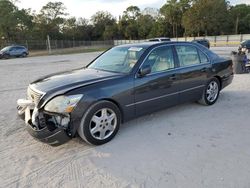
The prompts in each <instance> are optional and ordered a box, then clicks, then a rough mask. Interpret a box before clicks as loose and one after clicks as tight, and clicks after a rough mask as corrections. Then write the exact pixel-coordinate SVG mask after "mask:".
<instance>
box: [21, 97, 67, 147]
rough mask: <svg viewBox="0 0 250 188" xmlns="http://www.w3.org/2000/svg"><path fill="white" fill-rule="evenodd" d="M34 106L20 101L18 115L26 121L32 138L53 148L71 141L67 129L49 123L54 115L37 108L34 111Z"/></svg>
mask: <svg viewBox="0 0 250 188" xmlns="http://www.w3.org/2000/svg"><path fill="white" fill-rule="evenodd" d="M32 105H33V104H32V103H28V102H27V104H25V105H24V104H23V103H21V102H20V101H18V114H19V116H20V118H21V119H24V120H25V123H26V129H27V131H28V132H29V134H30V135H31V136H32V137H34V138H35V139H37V140H39V141H40V142H43V143H46V144H49V145H51V146H59V145H62V144H64V143H66V142H67V141H69V140H70V139H71V137H70V136H68V134H67V130H66V128H64V127H60V126H58V125H56V123H53V122H52V121H51V120H49V121H50V123H48V118H50V117H52V115H47V114H44V113H43V112H39V110H37V109H35V108H34V109H32ZM53 118H54V117H53ZM53 118H51V119H53Z"/></svg>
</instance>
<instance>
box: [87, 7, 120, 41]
mask: <svg viewBox="0 0 250 188" xmlns="http://www.w3.org/2000/svg"><path fill="white" fill-rule="evenodd" d="M91 22H92V24H93V27H94V30H93V38H94V39H96V40H103V39H104V38H105V39H111V38H112V37H114V36H115V34H116V33H115V25H116V20H115V18H114V17H113V16H112V15H111V14H110V13H109V12H104V11H99V12H97V13H96V14H94V15H93V16H92V17H91ZM111 30H112V31H111ZM105 31H106V34H105V35H104V33H105ZM107 32H112V33H113V36H110V35H109V34H108V33H107Z"/></svg>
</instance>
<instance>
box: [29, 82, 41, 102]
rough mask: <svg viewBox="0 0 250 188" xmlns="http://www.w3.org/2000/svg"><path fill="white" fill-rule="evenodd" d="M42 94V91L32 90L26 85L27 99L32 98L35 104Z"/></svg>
mask: <svg viewBox="0 0 250 188" xmlns="http://www.w3.org/2000/svg"><path fill="white" fill-rule="evenodd" d="M43 95H44V94H43V93H42V92H40V91H37V90H36V91H34V89H32V88H31V87H30V86H29V87H28V90H27V97H28V99H29V100H32V101H33V102H34V103H35V105H37V104H38V103H39V101H40V100H41V98H42V97H43Z"/></svg>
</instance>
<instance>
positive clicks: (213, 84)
mask: <svg viewBox="0 0 250 188" xmlns="http://www.w3.org/2000/svg"><path fill="white" fill-rule="evenodd" d="M219 95H220V82H219V80H218V79H217V78H213V79H211V80H210V81H209V82H208V83H207V85H206V87H205V89H204V92H203V95H202V98H201V99H200V100H199V101H198V102H199V103H200V104H203V105H213V104H214V103H215V102H216V101H217V99H218V97H219Z"/></svg>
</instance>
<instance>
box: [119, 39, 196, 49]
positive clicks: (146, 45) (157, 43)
mask: <svg viewBox="0 0 250 188" xmlns="http://www.w3.org/2000/svg"><path fill="white" fill-rule="evenodd" d="M166 44H193V43H191V42H185V41H164V42H162V41H153V42H142V43H132V44H123V45H119V46H117V47H139V48H149V47H154V46H161V45H166Z"/></svg>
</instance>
